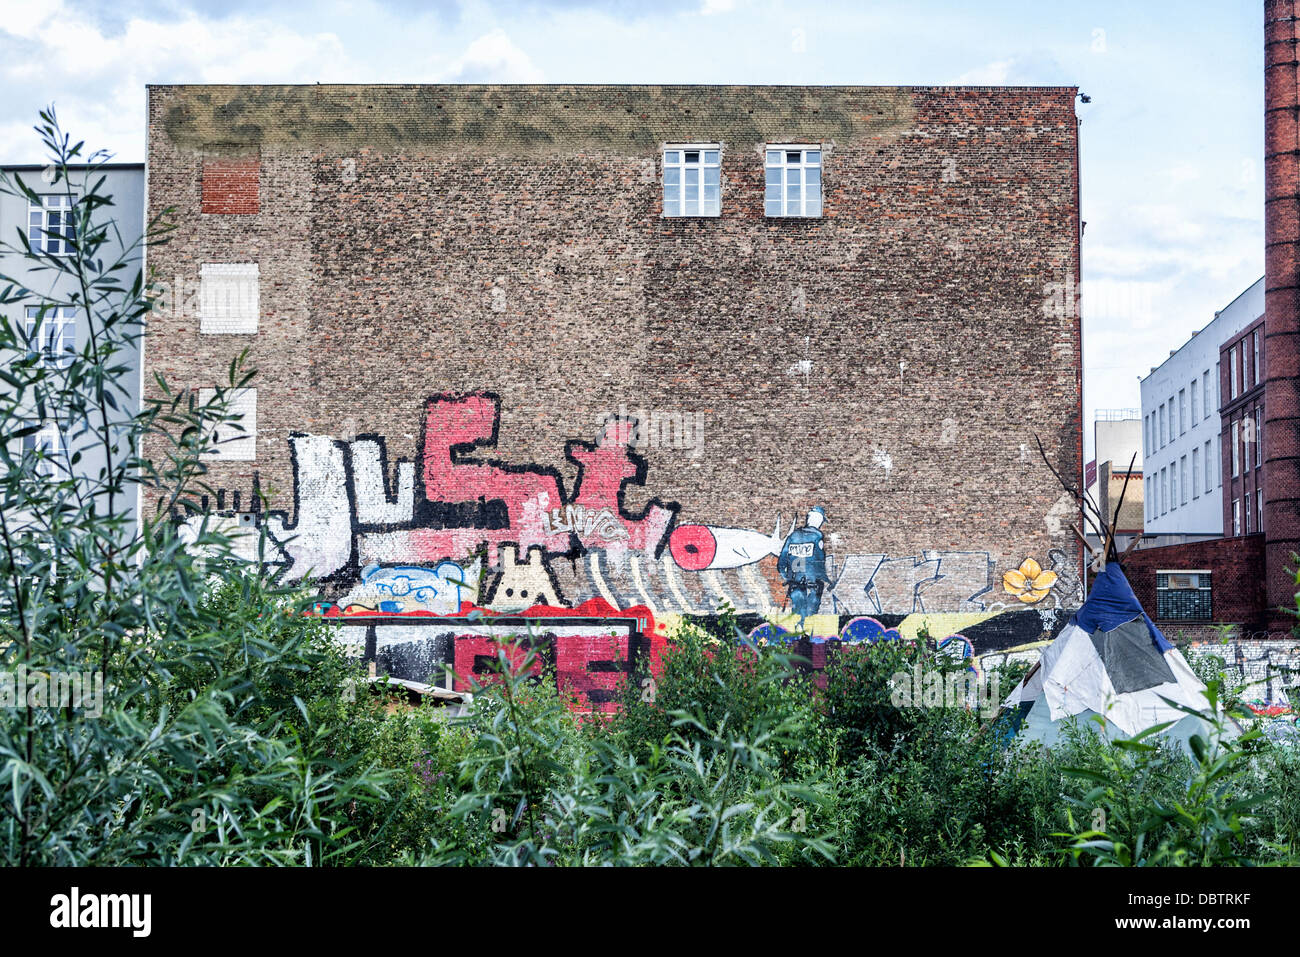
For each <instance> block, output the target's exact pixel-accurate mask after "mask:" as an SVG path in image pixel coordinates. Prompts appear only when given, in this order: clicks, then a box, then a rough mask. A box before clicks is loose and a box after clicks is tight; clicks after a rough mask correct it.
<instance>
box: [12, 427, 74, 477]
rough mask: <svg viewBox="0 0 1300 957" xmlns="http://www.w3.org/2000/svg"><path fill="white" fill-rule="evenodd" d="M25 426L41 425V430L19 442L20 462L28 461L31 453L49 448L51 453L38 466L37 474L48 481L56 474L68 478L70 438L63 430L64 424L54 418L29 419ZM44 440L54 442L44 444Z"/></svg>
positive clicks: (25, 436)
mask: <svg viewBox="0 0 1300 957" xmlns="http://www.w3.org/2000/svg"><path fill="white" fill-rule="evenodd" d="M23 425H24V426H31V425H40V429H39V431H36V432H31V433H29V434H27V435H24V436H23V437H22V438H20V439H18V440H17V443H18V448H17V452H18V458H19V460H20V461H22V460H24V459H26V458H27V454H28V453H29V452H32V453H35V452H36V450H38V449H41V450H44V449H45V448H46V447H47V446H48V448H49V451H48V452H47V453H46V455H45V456H44V457H43V458H42V459H41V461H40V462H39V463H38V464H37V466H36V474H37V475H40V476H42V477H44V478H47V479H54V478H55V477H56V473H62V474H63V475H65V476H66V475H67V472H68V468H67V466H68V455H67V452H68V436H67V433H66V431H65V430H64V428H63V423H61V422H60V421H59V420H58V419H53V418H51V419H35V418H27V419H24V420H23ZM43 438H44V439H47V440H49V439H52V440H53V441H46V442H42V439H43Z"/></svg>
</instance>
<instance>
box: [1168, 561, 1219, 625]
mask: <svg viewBox="0 0 1300 957" xmlns="http://www.w3.org/2000/svg"><path fill="white" fill-rule="evenodd" d="M1212 597H1213V593H1212V590H1211V588H1210V573H1209V572H1208V571H1158V572H1156V617H1157V618H1158V619H1161V620H1162V621H1210V620H1211V617H1212V615H1213V600H1212Z"/></svg>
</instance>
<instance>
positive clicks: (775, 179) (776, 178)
mask: <svg viewBox="0 0 1300 957" xmlns="http://www.w3.org/2000/svg"><path fill="white" fill-rule="evenodd" d="M767 185H768V186H780V185H782V184H781V168H780V167H779V166H778V167H776V168H769V169H768V171H767Z"/></svg>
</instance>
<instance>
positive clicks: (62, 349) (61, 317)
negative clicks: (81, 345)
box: [23, 305, 77, 369]
mask: <svg viewBox="0 0 1300 957" xmlns="http://www.w3.org/2000/svg"><path fill="white" fill-rule="evenodd" d="M42 310H44V312H45V315H44V316H42V315H41V312H42ZM56 326H57V328H58V334H57V338H51V337H50V336H49V335H48V332H47V330H49V331H52V330H53V329H54V327H56ZM23 330H24V331H25V332H26V334H27V340H28V342H29V343H31V344H32V346H34V348H29V349H28V350H27V355H28V357H39V358H40V361H41V364H42V365H44V366H47V367H49V368H54V369H66V368H67V367H68V366H69V365H71V364H72V360H73V359H75V358H76V355H77V310H76V309H74V308H73V307H72V306H63V305H60V306H53V307H50V306H27V307H26V308H25V309H24V314H23ZM69 333H70V335H69ZM69 340H71V341H69ZM56 342H57V344H58V348H53V346H54V345H55V343H56Z"/></svg>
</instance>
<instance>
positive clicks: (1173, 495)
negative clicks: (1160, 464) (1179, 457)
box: [1169, 462, 1178, 512]
mask: <svg viewBox="0 0 1300 957" xmlns="http://www.w3.org/2000/svg"><path fill="white" fill-rule="evenodd" d="M1177 508H1178V463H1177V462H1170V463H1169V511H1171V512H1172V511H1174V510H1175V509H1177Z"/></svg>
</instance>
